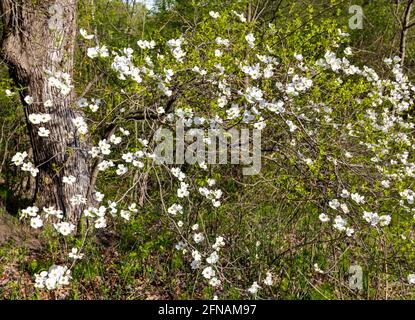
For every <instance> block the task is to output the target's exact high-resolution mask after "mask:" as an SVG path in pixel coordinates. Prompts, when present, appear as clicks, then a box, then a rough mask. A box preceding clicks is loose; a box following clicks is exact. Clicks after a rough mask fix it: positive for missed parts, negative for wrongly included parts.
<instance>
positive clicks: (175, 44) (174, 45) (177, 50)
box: [167, 38, 186, 63]
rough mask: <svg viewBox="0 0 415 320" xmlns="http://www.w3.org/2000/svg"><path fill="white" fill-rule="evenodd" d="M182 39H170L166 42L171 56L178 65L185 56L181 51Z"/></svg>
mask: <svg viewBox="0 0 415 320" xmlns="http://www.w3.org/2000/svg"><path fill="white" fill-rule="evenodd" d="M182 44H183V38H178V39H170V40H169V41H167V45H168V46H169V47H170V51H171V54H172V55H173V57H174V58H175V59H176V60H177V61H178V62H180V63H183V58H184V57H185V56H186V52H185V51H183V50H182V48H181V46H182Z"/></svg>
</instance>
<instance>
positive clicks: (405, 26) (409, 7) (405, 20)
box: [399, 0, 414, 65]
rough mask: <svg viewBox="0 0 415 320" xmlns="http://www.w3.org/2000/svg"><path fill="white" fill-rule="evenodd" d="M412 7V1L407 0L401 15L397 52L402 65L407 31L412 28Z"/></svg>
mask: <svg viewBox="0 0 415 320" xmlns="http://www.w3.org/2000/svg"><path fill="white" fill-rule="evenodd" d="M413 5H414V0H409V1H408V4H407V6H406V8H405V12H404V14H403V21H402V30H401V39H400V43H399V52H400V56H401V63H402V65H403V64H404V62H405V57H406V41H407V37H408V31H409V28H410V27H411V26H413V24H410V19H411V11H412V7H413Z"/></svg>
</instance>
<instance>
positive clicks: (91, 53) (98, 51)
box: [86, 46, 109, 59]
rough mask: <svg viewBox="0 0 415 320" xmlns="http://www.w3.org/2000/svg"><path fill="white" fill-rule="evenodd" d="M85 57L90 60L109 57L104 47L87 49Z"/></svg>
mask: <svg viewBox="0 0 415 320" xmlns="http://www.w3.org/2000/svg"><path fill="white" fill-rule="evenodd" d="M86 55H87V56H88V57H90V58H91V59H94V58H97V57H100V58H106V57H108V56H109V52H108V48H107V47H106V46H102V47H99V46H96V47H92V48H88V50H87V53H86Z"/></svg>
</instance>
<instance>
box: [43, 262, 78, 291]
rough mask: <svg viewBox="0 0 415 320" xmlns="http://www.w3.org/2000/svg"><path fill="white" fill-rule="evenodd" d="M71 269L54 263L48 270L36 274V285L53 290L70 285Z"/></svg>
mask: <svg viewBox="0 0 415 320" xmlns="http://www.w3.org/2000/svg"><path fill="white" fill-rule="evenodd" d="M70 279H71V270H69V269H68V267H66V266H59V265H53V266H51V267H50V268H49V270H48V271H42V272H41V273H38V274H35V287H36V288H38V289H44V288H46V289H47V290H53V289H59V288H62V287H63V286H67V285H69V281H70Z"/></svg>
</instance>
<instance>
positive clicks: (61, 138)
mask: <svg viewBox="0 0 415 320" xmlns="http://www.w3.org/2000/svg"><path fill="white" fill-rule="evenodd" d="M0 5H1V7H0V8H1V13H2V17H3V26H4V33H3V39H2V48H1V49H2V57H3V59H4V60H5V62H6V63H7V64H8V66H9V70H10V74H11V75H12V77H13V78H14V79H15V82H16V83H17V84H18V85H20V86H22V87H23V88H24V89H23V92H22V98H23V97H24V96H26V95H30V96H31V97H33V100H34V103H33V104H31V105H27V104H25V103H24V105H25V114H26V121H27V128H28V132H29V135H30V140H31V144H32V147H33V156H34V162H35V165H36V166H37V167H38V169H39V170H40V172H39V174H38V175H37V187H36V196H35V201H36V204H37V205H39V206H50V205H53V206H55V208H60V209H61V210H63V211H64V214H65V215H66V217H67V219H68V220H70V221H72V222H73V223H75V224H77V223H78V222H79V218H80V216H81V212H82V207H81V206H79V205H72V204H71V201H70V200H71V198H72V197H73V196H74V195H81V196H83V197H86V194H87V190H88V186H89V183H90V172H89V168H88V161H87V160H88V159H87V158H88V154H87V152H86V151H85V143H84V142H83V141H82V139H81V138H80V135H79V133H78V132H77V130H76V127H75V126H74V124H73V123H72V119H74V118H75V117H76V116H78V114H76V113H75V112H74V111H73V109H72V108H71V106H72V105H73V102H74V93H73V92H71V93H70V94H69V95H66V96H64V95H62V94H61V93H60V92H59V90H57V89H56V88H54V87H51V86H49V85H48V78H49V75H48V74H47V73H45V71H46V70H49V71H51V72H53V73H55V72H57V71H62V72H67V73H69V74H71V75H72V72H73V66H74V41H75V36H76V32H77V29H76V0H42V1H40V0H0ZM47 100H51V101H52V102H53V105H52V106H51V107H45V106H44V102H45V101H47ZM32 113H49V114H50V115H51V116H52V120H51V121H50V122H48V123H46V124H42V125H43V126H44V127H46V128H47V129H49V130H50V135H49V137H47V138H45V137H40V136H39V135H38V128H39V125H32V124H31V123H30V122H29V121H28V120H27V119H28V115H29V114H32ZM69 175H72V176H74V177H76V183H75V184H73V185H68V184H63V183H62V178H63V177H64V176H69Z"/></svg>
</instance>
